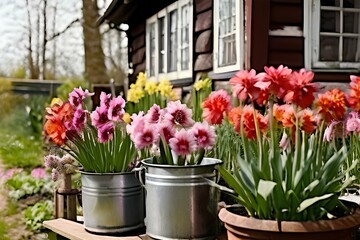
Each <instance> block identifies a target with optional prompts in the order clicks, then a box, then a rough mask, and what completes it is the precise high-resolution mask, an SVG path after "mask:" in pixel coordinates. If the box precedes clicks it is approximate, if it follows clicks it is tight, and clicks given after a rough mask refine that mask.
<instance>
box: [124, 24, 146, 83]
mask: <svg viewBox="0 0 360 240" xmlns="http://www.w3.org/2000/svg"><path fill="white" fill-rule="evenodd" d="M127 35H128V45H129V48H128V50H129V53H128V55H129V68H131V69H133V72H132V74H129V84H131V83H135V81H136V76H137V75H138V74H139V72H145V69H146V63H145V52H146V51H145V47H146V44H145V21H141V22H138V23H134V24H132V25H130V26H129V32H128V34H127Z"/></svg>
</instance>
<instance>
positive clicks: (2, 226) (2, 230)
mask: <svg viewBox="0 0 360 240" xmlns="http://www.w3.org/2000/svg"><path fill="white" fill-rule="evenodd" d="M7 228H8V226H7V225H6V223H5V221H4V220H0V239H2V240H10V238H8V237H7V236H6V234H7Z"/></svg>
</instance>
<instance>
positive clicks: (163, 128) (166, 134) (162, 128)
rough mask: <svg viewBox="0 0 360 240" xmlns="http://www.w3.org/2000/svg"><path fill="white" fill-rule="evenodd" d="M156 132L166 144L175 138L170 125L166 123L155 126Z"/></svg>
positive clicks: (173, 130)
mask: <svg viewBox="0 0 360 240" xmlns="http://www.w3.org/2000/svg"><path fill="white" fill-rule="evenodd" d="M157 131H158V132H159V134H160V136H161V137H163V138H164V139H165V141H166V142H167V143H169V140H170V139H171V138H173V137H174V136H175V129H174V128H173V126H172V125H171V124H169V123H167V122H163V123H160V124H159V125H158V126H157Z"/></svg>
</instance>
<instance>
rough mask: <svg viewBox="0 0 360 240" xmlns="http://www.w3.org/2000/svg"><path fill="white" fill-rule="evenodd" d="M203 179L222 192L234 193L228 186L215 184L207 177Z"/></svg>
mask: <svg viewBox="0 0 360 240" xmlns="http://www.w3.org/2000/svg"><path fill="white" fill-rule="evenodd" d="M204 180H205V181H206V182H207V183H208V184H209V185H210V186H212V187H215V188H217V189H219V190H220V191H222V192H227V193H231V194H236V193H235V191H234V190H232V189H230V188H227V187H224V186H221V185H220V184H217V183H216V182H214V181H211V180H210V179H208V178H204Z"/></svg>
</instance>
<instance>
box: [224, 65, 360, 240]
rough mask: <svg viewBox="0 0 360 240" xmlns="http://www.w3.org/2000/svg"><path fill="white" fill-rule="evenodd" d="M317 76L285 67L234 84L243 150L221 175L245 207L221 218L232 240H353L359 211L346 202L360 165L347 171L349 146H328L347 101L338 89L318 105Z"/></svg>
mask: <svg viewBox="0 0 360 240" xmlns="http://www.w3.org/2000/svg"><path fill="white" fill-rule="evenodd" d="M313 76H314V74H313V73H312V72H307V71H305V70H304V69H301V70H300V71H299V72H293V71H292V70H291V69H288V68H287V67H283V66H279V67H278V68H277V69H276V68H274V67H270V68H267V67H265V73H259V74H256V72H255V70H251V71H240V72H238V73H237V74H236V76H235V77H233V78H232V79H231V80H230V83H231V84H232V88H233V93H234V96H236V97H237V98H238V99H239V100H240V102H241V104H240V106H239V107H236V108H233V109H232V110H231V111H230V113H229V119H230V121H231V122H232V123H233V124H234V129H235V131H236V132H237V133H238V134H239V137H240V138H241V144H242V148H241V149H242V151H241V152H240V153H239V154H238V158H237V159H234V164H233V169H225V168H222V167H219V170H220V173H221V175H222V177H223V178H224V179H225V180H226V182H227V183H228V184H229V185H230V186H231V187H232V189H233V190H234V191H235V195H234V197H235V198H236V200H237V201H238V202H239V203H240V204H241V206H242V207H241V208H240V209H234V208H224V209H221V211H220V213H219V217H220V219H221V220H222V221H223V222H224V223H225V227H226V228H227V230H228V237H229V239H249V238H251V239H304V238H306V239H352V238H351V236H352V235H353V234H354V231H355V230H356V229H357V227H358V226H359V225H360V210H359V208H350V207H347V206H345V205H344V204H343V203H342V202H341V201H340V200H339V196H340V194H341V192H342V191H344V189H345V188H346V187H347V186H349V185H350V184H351V183H352V181H353V180H354V179H355V178H354V177H352V176H350V174H349V172H351V171H352V170H353V169H354V168H355V167H356V165H357V164H358V163H357V160H354V161H353V162H352V164H351V165H350V166H348V167H347V168H344V167H343V166H344V165H343V164H344V162H345V160H346V158H347V153H348V147H347V145H346V140H345V139H344V138H343V142H342V144H341V145H339V146H335V145H334V142H332V141H330V142H329V141H326V139H327V138H329V136H330V135H332V136H333V135H334V132H332V131H331V130H330V131H329V129H327V130H325V129H326V126H327V125H328V124H330V123H331V121H339V120H341V119H343V118H344V115H345V108H346V97H345V94H344V93H343V92H342V91H340V90H339V89H334V90H331V91H328V92H326V93H324V94H319V95H318V99H317V100H315V96H314V93H315V92H316V91H317V86H316V85H315V84H314V83H311V81H312V79H313ZM246 102H247V103H250V104H246ZM311 105H312V106H313V107H314V109H313V110H312V109H310V108H309V107H310V106H311ZM256 106H257V107H260V108H259V109H260V110H256V108H255V107H256ZM324 139H325V140H324Z"/></svg>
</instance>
